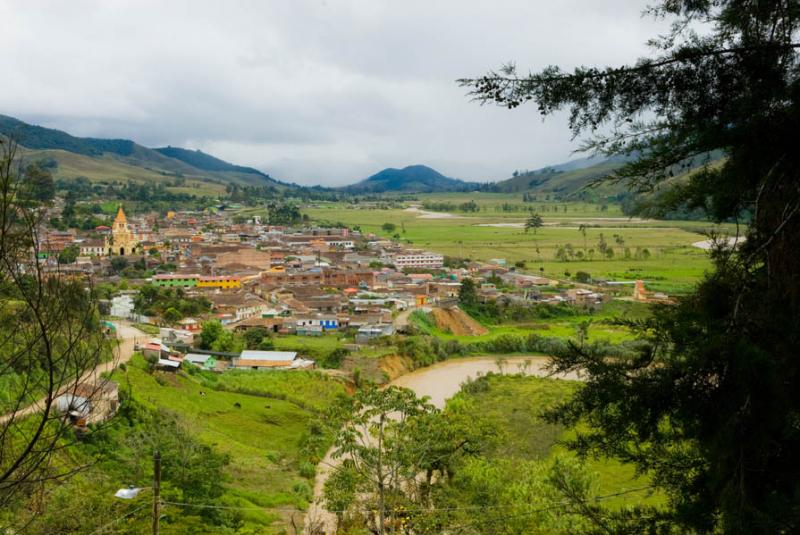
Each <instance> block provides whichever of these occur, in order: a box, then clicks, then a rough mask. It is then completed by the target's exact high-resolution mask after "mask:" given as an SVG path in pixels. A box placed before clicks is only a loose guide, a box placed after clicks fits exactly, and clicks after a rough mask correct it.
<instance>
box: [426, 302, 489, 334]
mask: <svg viewBox="0 0 800 535" xmlns="http://www.w3.org/2000/svg"><path fill="white" fill-rule="evenodd" d="M433 318H434V319H435V320H436V325H437V326H438V327H439V328H440V329H442V330H446V331H450V333H451V334H454V335H456V336H480V335H482V334H486V333H488V332H489V329H487V328H486V327H484V326H483V325H481V324H480V323H478V322H477V321H475V320H474V319H472V317H470V316H469V314H467V313H466V312H464V311H463V310H461V309H460V308H457V307H453V308H434V309H433Z"/></svg>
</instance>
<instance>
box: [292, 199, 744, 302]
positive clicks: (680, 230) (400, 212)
mask: <svg viewBox="0 0 800 535" xmlns="http://www.w3.org/2000/svg"><path fill="white" fill-rule="evenodd" d="M462 195H466V194H462ZM492 195H494V197H491V196H492ZM470 196H472V194H470ZM475 196H476V197H477V195H475ZM430 197H433V196H430ZM425 198H429V197H425ZM439 198H444V199H447V200H451V201H452V200H460V199H462V198H463V199H467V198H468V197H467V196H464V197H459V196H458V195H456V194H450V195H447V196H444V195H441V196H439ZM512 198H513V197H512V196H511V195H510V194H506V195H501V194H482V196H481V197H480V199H479V200H478V201H476V202H478V204H479V205H480V206H481V207H482V209H481V211H480V212H478V213H470V214H462V213H456V214H453V215H455V217H449V218H448V217H445V218H434V219H429V218H425V217H420V214H419V213H418V212H414V211H409V210H405V209H399V208H395V209H375V208H364V207H362V208H358V209H357V208H353V207H347V206H345V205H343V204H336V203H328V204H325V203H318V204H316V205H314V207H309V208H306V209H304V213H306V214H308V215H309V216H310V217H312V218H313V219H314V220H317V221H321V222H342V223H345V224H348V225H352V226H358V227H360V228H361V230H362V231H363V232H367V233H374V234H376V235H380V236H384V237H391V235H390V234H394V233H397V235H398V236H399V239H400V241H401V242H403V243H404V244H406V245H407V246H411V247H419V248H423V249H430V250H432V251H436V252H440V253H443V254H445V255H448V256H456V257H461V258H470V259H473V260H490V259H496V258H497V259H503V260H505V261H506V262H507V263H508V264H509V265H512V264H513V263H515V262H520V261H522V262H525V269H526V270H527V271H528V272H532V273H544V274H545V275H547V276H551V277H553V278H560V279H564V278H565V277H566V275H565V272H568V273H569V274H570V275H574V273H576V272H577V271H586V272H588V273H590V274H591V275H592V276H593V277H597V278H604V279H607V280H635V279H643V280H645V282H646V283H647V286H648V288H650V289H654V290H660V291H666V292H668V293H680V292H685V291H687V290H689V289H691V287H692V286H693V285H694V283H696V282H697V281H698V280H699V279H700V277H701V276H702V275H703V273H704V272H705V271H706V270H707V269H708V268H709V267H710V261H709V257H708V253H707V252H705V251H703V250H701V249H698V248H696V247H693V246H692V243H694V242H698V241H701V240H704V239H706V237H705V236H704V234H702V233H703V232H708V231H712V230H726V231H729V230H731V229H730V228H729V227H727V226H723V227H718V226H715V225H711V224H708V223H704V222H699V221H650V220H647V221H642V220H630V219H628V218H625V217H623V216H621V214H620V212H619V208H618V207H617V206H614V205H610V206H609V207H608V209H607V210H606V211H600V206H599V205H595V204H590V203H566V204H564V203H549V204H547V205H548V206H550V207H551V208H553V209H555V208H558V209H559V210H560V211H559V212H558V213H554V212H552V211H550V212H541V213H542V216H543V218H544V224H545V226H544V227H543V228H540V229H538V231H536V232H535V233H534V232H532V231H531V232H525V231H524V229H522V228H520V225H522V224H523V223H524V221H525V218H526V213H525V212H519V213H504V212H496V211H494V208H493V207H496V206H499V205H502V204H503V203H509V202H512V201H511V199H512ZM516 202H517V204H520V205H521V204H522V203H521V202H520V201H519V196H517V197H516ZM533 204H534V205H536V206H538V205H541V204H545V203H533ZM564 206H567V210H568V211H567V212H566V213H564V212H563V207H564ZM484 208H485V210H484ZM384 223H394V224H395V225H396V227H397V229H396V231H394V232H392V233H388V232H386V231H384V230H383V229H382V228H381V226H382V225H383V224H384ZM498 225H499V226H498ZM511 225H516V226H511ZM582 225H585V228H582ZM601 234H602V239H603V240H604V241H605V242H606V244H607V246H608V247H609V248H611V249H613V251H614V256H613V258H602V259H601V258H600V254H599V252H598V250H599V245H598V244H599V242H600V240H601ZM559 248H566V249H571V250H572V251H573V256H572V257H571V258H569V261H561V260H558V259H557V256H556V255H557V252H558V249H559ZM645 250H646V251H645ZM581 256H582V257H583V258H582V259H581V258H580V257H581Z"/></svg>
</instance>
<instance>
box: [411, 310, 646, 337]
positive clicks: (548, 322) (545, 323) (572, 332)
mask: <svg viewBox="0 0 800 535" xmlns="http://www.w3.org/2000/svg"><path fill="white" fill-rule="evenodd" d="M648 314H649V305H647V304H644V303H637V302H633V301H611V302H610V303H607V304H605V305H604V306H603V307H602V308H601V309H600V310H598V311H595V312H592V313H591V314H590V313H588V312H585V313H580V314H576V315H574V316H561V317H557V318H543V319H534V320H530V321H525V322H520V323H504V324H502V325H495V324H488V323H485V324H484V325H485V327H486V328H487V329H489V332H488V333H486V334H483V335H480V336H456V335H453V334H450V333H449V332H445V331H442V330H441V329H438V328H436V327H435V326H434V327H431V325H432V324H433V319H432V318H430V319H428V320H426V321H418V316H416V315H414V314H412V315H411V317H410V319H411V321H412V322H414V324H415V325H416V326H417V327H418V328H419V329H420V330H421V332H423V333H424V334H430V335H434V336H437V337H439V338H442V339H445V340H458V341H459V342H461V343H462V344H469V343H471V342H485V341H489V340H493V339H495V338H497V337H498V336H502V335H508V334H510V335H516V336H527V335H529V334H532V333H535V334H538V335H539V336H542V337H555V338H575V337H576V335H577V331H578V325H579V324H581V323H583V322H586V321H589V322H591V324H590V326H589V333H588V334H589V338H588V341H589V342H600V341H606V342H611V343H618V342H623V341H625V340H631V339H633V338H634V334H633V333H632V332H631V331H630V330H629V329H627V328H626V327H623V326H619V325H614V324H612V322H613V320H614V319H638V318H644V317H646V316H647V315H648Z"/></svg>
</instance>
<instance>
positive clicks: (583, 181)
mask: <svg viewBox="0 0 800 535" xmlns="http://www.w3.org/2000/svg"><path fill="white" fill-rule="evenodd" d="M622 165H623V163H622V162H620V161H618V160H602V161H600V162H598V163H595V164H591V165H589V166H588V167H581V168H577V169H570V168H566V169H564V170H561V169H559V167H558V166H556V167H546V168H544V169H538V170H536V171H529V172H525V173H520V174H519V175H517V176H515V177H512V178H509V179H507V180H503V181H500V182H498V183H496V184H494V185H493V186H492V191H496V192H498V193H522V192H535V193H560V194H571V193H576V192H577V191H579V190H581V189H582V188H584V187H585V186H587V185H588V184H590V183H592V182H594V181H596V180H599V179H601V178H603V177H606V176H608V175H609V174H611V173H612V172H614V171H615V170H616V169H619V168H620V167H621V166H622ZM602 187H603V188H604V192H606V190H613V189H617V188H613V187H612V186H609V185H603V186H602ZM618 189H619V190H620V191H622V190H623V189H624V188H618Z"/></svg>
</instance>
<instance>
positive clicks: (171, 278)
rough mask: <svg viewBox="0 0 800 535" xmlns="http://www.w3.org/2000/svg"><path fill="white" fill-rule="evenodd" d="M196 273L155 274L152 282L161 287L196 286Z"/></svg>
mask: <svg viewBox="0 0 800 535" xmlns="http://www.w3.org/2000/svg"><path fill="white" fill-rule="evenodd" d="M198 279H199V277H198V276H197V275H155V276H154V277H153V284H154V285H156V286H161V287H167V288H172V287H181V288H188V287H192V286H198Z"/></svg>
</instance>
